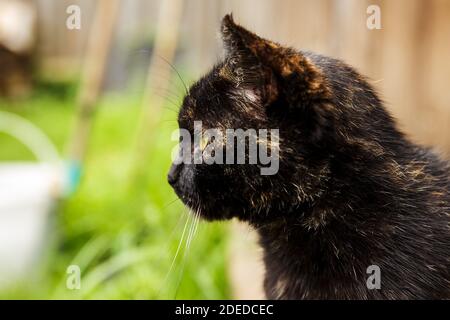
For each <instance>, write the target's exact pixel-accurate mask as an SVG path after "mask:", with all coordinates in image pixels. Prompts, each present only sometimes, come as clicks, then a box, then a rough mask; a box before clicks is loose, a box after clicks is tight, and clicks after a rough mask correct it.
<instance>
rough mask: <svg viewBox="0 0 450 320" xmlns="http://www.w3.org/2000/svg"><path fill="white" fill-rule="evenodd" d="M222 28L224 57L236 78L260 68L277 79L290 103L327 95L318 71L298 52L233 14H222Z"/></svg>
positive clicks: (316, 98) (256, 74)
mask: <svg viewBox="0 0 450 320" xmlns="http://www.w3.org/2000/svg"><path fill="white" fill-rule="evenodd" d="M221 32H222V38H223V43H224V47H225V53H226V60H227V61H229V64H230V65H231V69H232V71H233V72H234V74H235V75H236V74H237V75H236V78H237V79H239V73H241V74H242V75H243V77H242V78H245V75H246V74H247V75H249V76H250V77H252V75H253V76H256V77H258V76H260V75H258V73H257V72H256V71H257V70H261V69H263V70H265V73H264V75H266V76H270V77H273V79H272V81H273V80H275V79H276V81H277V86H276V87H278V88H281V89H282V90H283V91H284V95H285V98H287V100H291V101H292V102H293V103H296V102H299V101H303V102H305V100H323V99H326V98H328V97H329V96H330V94H329V90H328V87H327V85H326V83H325V78H324V77H323V75H322V73H321V71H320V70H319V69H317V68H316V67H315V66H314V64H313V63H312V62H311V61H310V60H309V59H308V58H307V57H305V56H303V55H302V54H301V53H299V52H296V51H294V50H292V49H290V48H286V47H283V46H280V45H279V44H277V43H275V42H272V41H270V40H266V39H263V38H261V37H259V36H257V35H256V34H254V33H253V32H251V31H248V30H247V29H245V28H243V27H242V26H240V25H238V24H236V23H235V22H234V20H233V17H232V15H226V16H225V17H224V18H223V20H222V28H221ZM266 69H268V70H266ZM236 70H237V71H236ZM272 87H274V86H273V85H272ZM274 92H275V91H274ZM278 93H279V92H278V91H277V94H278ZM272 98H273V97H272Z"/></svg>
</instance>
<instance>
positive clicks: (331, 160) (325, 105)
mask: <svg viewBox="0 0 450 320" xmlns="http://www.w3.org/2000/svg"><path fill="white" fill-rule="evenodd" d="M222 35H223V42H224V45H225V49H226V57H225V59H224V61H223V62H221V63H219V64H218V65H216V66H215V67H214V68H213V69H212V71H211V72H210V73H208V74H207V75H206V76H204V77H203V78H202V79H200V80H199V81H198V82H197V83H196V84H194V85H193V86H192V87H191V88H190V90H189V94H188V95H187V96H186V97H185V99H184V102H183V105H182V107H181V110H180V113H179V126H180V128H184V129H187V130H189V131H190V132H192V131H193V122H194V121H195V120H201V121H202V124H203V126H204V127H212V128H242V129H244V130H245V129H248V128H255V129H260V128H278V129H279V138H280V140H279V170H278V172H277V174H274V175H261V174H260V171H259V167H260V165H258V164H256V165H251V164H241V165H227V164H213V165H208V164H205V163H202V164H179V165H176V164H174V165H173V166H172V168H171V170H170V172H169V177H168V178H169V182H170V184H171V185H172V186H173V188H174V189H175V191H176V193H177V194H178V196H179V197H180V198H181V199H182V201H183V202H184V203H185V204H186V205H187V206H189V207H190V208H192V209H194V210H196V211H198V212H199V213H200V215H201V216H202V217H203V218H205V219H207V220H216V219H229V218H233V217H237V218H238V219H240V220H242V221H246V222H248V223H250V224H251V225H252V226H253V227H254V228H255V229H256V230H257V231H258V233H259V235H260V243H261V246H262V247H263V249H264V262H265V266H266V279H265V291H266V294H267V297H268V298H277V299H448V298H450V195H449V189H450V178H449V177H450V169H449V165H448V164H447V163H446V162H444V161H442V160H440V159H439V158H438V157H437V156H436V155H435V154H433V153H432V152H431V151H429V150H427V149H424V148H422V147H419V146H417V145H415V144H413V143H412V142H410V141H409V140H408V139H407V138H405V136H404V135H403V134H402V133H401V132H399V131H398V130H397V128H396V126H395V123H394V121H393V119H392V118H391V116H390V115H389V114H388V112H387V111H386V109H385V108H384V107H383V104H382V102H381V101H380V99H379V98H378V97H377V94H376V93H375V92H374V89H373V88H372V87H371V86H370V85H369V84H368V83H367V81H366V80H365V79H364V77H362V76H361V75H360V74H358V73H357V72H356V71H355V70H354V69H353V68H351V67H350V66H348V65H346V64H344V63H343V62H341V61H339V60H335V59H332V58H328V57H324V56H320V55H317V54H313V53H309V52H301V51H296V50H293V49H290V48H285V47H282V46H280V45H278V44H276V43H274V42H272V41H268V40H265V39H262V38H260V37H258V36H257V35H255V34H253V33H251V32H250V31H247V30H246V29H244V28H243V27H241V26H239V25H237V24H235V23H234V21H233V19H232V17H231V16H230V15H227V16H225V17H224V19H223V22H222ZM192 133H193V132H192ZM181 145H183V144H181ZM182 148H183V147H182ZM184 151H187V152H191V151H192V149H188V150H184ZM370 266H375V268H379V270H380V271H381V282H380V283H379V285H380V286H379V287H377V286H375V287H371V286H368V284H367V282H368V281H367V280H368V278H369V277H370V276H371V274H368V270H369V271H370V270H371V269H370V268H369V267H370ZM368 268H369V269H368ZM371 268H372V267H371ZM369 282H370V279H369Z"/></svg>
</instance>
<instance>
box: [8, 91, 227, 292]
mask: <svg viewBox="0 0 450 320" xmlns="http://www.w3.org/2000/svg"><path fill="white" fill-rule="evenodd" d="M55 92H56V93H58V94H56V93H55ZM61 92H63V93H64V92H65V93H64V94H61ZM74 92H75V90H74V89H70V88H69V90H66V91H62V90H55V89H54V87H50V88H49V87H48V86H42V87H40V88H39V91H38V93H36V94H35V95H34V96H33V97H31V98H30V99H27V100H22V101H19V102H15V103H12V102H6V101H1V102H0V109H2V110H7V111H10V112H14V113H17V114H19V115H22V116H23V117H25V118H27V119H29V120H31V121H32V122H33V123H34V124H36V125H37V126H38V127H40V128H41V129H42V130H43V131H44V132H45V133H46V134H47V135H48V136H49V137H50V139H51V140H52V141H53V142H54V143H55V145H56V146H57V147H58V149H59V150H60V151H61V152H62V153H63V154H65V150H66V147H67V143H68V141H69V137H70V133H71V128H72V124H73V121H74V116H75V112H74V104H75V103H74V101H75V99H74V97H75V94H74ZM138 106H139V99H138V97H136V96H133V95H124V96H106V97H104V98H103V99H102V101H101V102H100V105H99V109H98V112H97V114H96V115H95V121H94V125H93V131H92V136H91V139H90V141H89V152H88V156H87V159H86V163H85V166H84V171H83V178H82V181H81V184H80V186H79V188H78V190H77V191H76V192H75V193H74V194H72V195H71V196H70V197H68V198H66V199H63V200H61V202H60V203H59V204H58V206H57V208H56V210H55V212H54V213H53V214H52V218H53V219H52V220H53V221H52V223H51V227H50V228H49V237H48V238H49V240H48V241H47V248H46V250H45V252H44V254H43V255H42V259H41V263H40V264H39V265H38V266H36V267H35V268H34V269H33V270H32V271H30V275H29V277H28V278H27V279H24V281H23V282H22V283H20V284H16V285H14V286H13V287H11V288H8V289H3V292H0V298H25V299H28V298H41V299H172V298H175V297H176V298H179V299H226V298H229V297H230V293H229V286H228V279H227V276H226V263H225V261H226V256H225V254H226V244H227V241H226V227H225V226H224V225H221V224H219V223H217V224H209V223H208V224H205V223H200V226H199V228H198V232H197V235H196V237H195V239H194V240H193V243H192V245H191V248H190V250H189V252H187V251H184V250H183V248H184V245H183V246H182V249H181V251H180V254H179V255H178V259H177V260H176V261H175V264H174V267H173V268H172V271H171V272H170V274H168V275H167V273H168V271H169V269H170V266H171V262H172V259H173V257H174V255H175V251H176V249H177V246H178V243H179V240H180V237H181V234H182V231H183V227H184V225H185V221H186V219H187V217H188V214H187V213H186V209H184V207H183V206H182V204H181V203H180V201H174V200H175V199H176V196H175V194H174V193H173V191H172V190H171V188H170V186H168V184H167V183H166V172H167V170H168V168H169V166H170V153H171V150H172V148H173V146H174V143H175V142H172V141H171V140H170V136H171V132H172V130H173V129H175V128H176V122H175V121H174V120H175V118H176V116H175V113H174V112H173V111H170V110H168V109H167V110H166V109H165V111H164V114H163V116H162V121H161V122H160V124H159V125H158V127H157V128H154V129H153V130H155V131H154V132H155V140H154V143H152V145H151V150H150V151H151V153H150V155H149V156H148V157H147V159H148V160H147V161H146V163H145V165H143V166H142V168H143V170H141V171H140V172H138V175H137V178H136V179H131V178H130V177H131V175H130V171H132V170H130V163H131V162H130V159H131V158H132V155H133V143H134V139H135V134H136V125H137V123H138V120H139V116H140V110H139V107H138ZM170 108H171V109H173V106H172V107H170ZM149 130H150V129H149ZM0 146H1V147H0V161H5V160H6V161H14V160H31V159H32V155H31V154H30V152H29V151H28V150H26V148H25V147H23V146H21V145H20V143H18V142H17V141H15V140H14V139H12V138H10V137H8V136H6V135H4V134H0ZM190 221H192V219H191V220H190ZM72 264H75V265H78V266H79V267H80V268H81V272H82V277H81V290H73V291H71V290H68V289H67V287H66V279H67V274H66V269H67V267H68V266H69V265H72Z"/></svg>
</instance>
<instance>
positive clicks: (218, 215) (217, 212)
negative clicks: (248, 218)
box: [184, 201, 234, 222]
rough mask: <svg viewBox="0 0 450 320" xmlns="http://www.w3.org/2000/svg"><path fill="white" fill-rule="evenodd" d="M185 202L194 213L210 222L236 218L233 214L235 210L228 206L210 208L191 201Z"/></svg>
mask: <svg viewBox="0 0 450 320" xmlns="http://www.w3.org/2000/svg"><path fill="white" fill-rule="evenodd" d="M184 204H185V205H186V206H187V207H188V208H189V210H190V211H191V213H192V214H193V215H198V216H199V217H200V218H201V219H203V220H206V221H209V222H212V221H220V220H230V219H232V218H234V215H233V214H232V212H233V211H232V210H230V209H228V208H220V209H215V208H209V207H206V206H203V205H201V204H200V205H199V204H195V203H193V202H190V201H186V202H185V203H184Z"/></svg>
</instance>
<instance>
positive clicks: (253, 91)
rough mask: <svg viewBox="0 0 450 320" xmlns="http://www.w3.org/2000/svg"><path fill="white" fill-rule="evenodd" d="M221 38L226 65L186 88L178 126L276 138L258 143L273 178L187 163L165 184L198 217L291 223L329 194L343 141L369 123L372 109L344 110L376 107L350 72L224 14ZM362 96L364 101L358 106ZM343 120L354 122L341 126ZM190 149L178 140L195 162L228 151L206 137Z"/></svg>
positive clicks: (246, 167)
mask: <svg viewBox="0 0 450 320" xmlns="http://www.w3.org/2000/svg"><path fill="white" fill-rule="evenodd" d="M221 33H222V38H223V43H224V47H225V58H224V60H223V61H222V62H221V63H219V64H217V65H216V66H215V67H214V68H213V69H212V70H211V71H210V72H209V73H208V74H206V75H205V76H204V77H203V78H201V79H200V80H199V81H198V82H197V83H195V84H194V85H193V86H192V87H191V88H190V90H189V93H188V95H187V96H186V97H185V99H184V101H183V104H182V107H181V109H180V112H179V118H178V122H179V127H180V129H185V131H186V132H189V133H190V134H191V136H192V137H194V133H198V132H195V131H196V130H200V131H202V130H206V129H211V128H217V129H219V130H221V132H225V131H226V130H228V129H242V131H247V130H252V129H253V130H255V132H256V133H259V130H260V129H266V130H267V131H268V132H275V131H271V130H273V129H275V130H279V131H278V134H277V135H276V136H275V134H272V135H268V136H269V137H268V138H267V139H262V138H261V137H257V138H256V141H257V145H258V146H261V145H265V146H266V147H267V146H269V149H270V150H271V153H270V155H277V158H276V159H275V157H274V158H273V159H272V160H274V161H278V163H277V164H276V165H277V166H276V170H275V171H272V172H271V173H270V174H263V173H262V168H264V167H267V166H268V164H267V162H266V163H265V164H262V163H261V161H260V160H261V159H260V158H259V157H258V161H257V163H256V164H255V163H253V164H250V163H249V161H246V162H245V163H244V164H230V163H225V164H217V163H214V164H207V163H205V162H203V163H193V162H194V161H193V159H192V161H191V162H190V163H182V164H179V161H177V164H174V165H172V168H171V169H170V172H169V183H170V184H171V185H172V186H173V188H174V189H175V191H176V193H177V195H178V196H179V197H180V199H181V200H182V201H183V202H184V203H185V204H186V205H187V206H188V207H190V208H192V209H193V210H195V211H197V212H198V213H199V214H200V215H201V216H202V217H203V218H206V219H209V220H212V219H227V218H231V217H238V218H240V219H242V220H247V221H251V222H252V221H253V222H258V221H263V220H264V219H269V220H271V219H276V218H278V217H279V215H280V212H283V213H284V214H289V213H290V212H291V211H294V209H295V208H298V207H299V206H303V205H305V204H307V203H312V202H314V201H315V200H316V199H318V198H320V197H321V196H322V195H323V194H324V192H326V190H327V188H328V184H329V183H330V182H329V180H330V170H332V168H331V166H332V159H333V158H334V157H335V156H336V154H337V153H339V150H338V149H339V148H340V147H341V146H342V144H343V142H342V141H341V140H342V139H344V140H345V139H347V138H349V137H350V136H352V137H353V136H354V137H355V139H357V138H356V137H357V136H358V132H359V131H358V130H359V128H360V127H363V126H364V122H369V119H370V117H369V116H368V114H369V110H368V109H369V107H367V108H366V107H365V108H362V109H361V110H358V109H357V108H354V110H350V108H349V107H347V105H349V104H350V105H351V104H352V103H359V102H361V101H359V102H358V101H357V100H358V99H360V100H361V99H363V100H364V99H365V100H367V105H368V106H369V105H370V104H371V103H372V104H373V105H378V104H379V101H378V99H377V98H376V96H375V95H374V94H372V92H371V90H370V88H369V87H368V86H367V84H366V83H365V82H364V81H363V80H362V79H361V78H360V77H359V76H358V74H357V73H356V72H354V71H353V70H352V69H351V68H349V67H347V66H346V65H345V64H343V63H341V62H339V61H337V60H332V59H327V58H324V57H321V56H317V55H313V54H310V53H301V52H298V51H295V50H293V49H290V48H286V47H283V46H280V45H279V44H277V43H274V42H272V41H269V40H265V39H262V38H260V37H258V36H257V35H255V34H254V33H252V32H250V31H248V30H246V29H244V28H243V27H241V26H239V25H237V24H236V23H235V22H234V21H233V19H232V17H231V16H230V15H227V16H225V17H224V19H223V22H222V28H221ZM364 90H366V91H368V93H367V94H366V95H365V96H364V97H359V96H360V94H359V93H358V92H360V91H364ZM363 109H364V110H363ZM365 109H367V110H365ZM352 113H353V115H352ZM375 117H377V116H375ZM366 118H367V119H366ZM349 119H351V121H353V123H344V124H343V125H342V123H341V122H342V121H347V120H349ZM388 120H389V119H388V117H387V118H386V121H388ZM200 121H201V127H199V126H198V124H199V123H200ZM195 123H197V126H196V125H195ZM352 126H355V128H353V129H352V128H351V127H352ZM363 131H364V130H363ZM182 140H186V139H185V138H182ZM194 140H195V138H192V139H191V140H190V141H188V142H191V143H186V141H182V142H181V143H180V152H181V153H183V154H194V153H196V152H200V154H201V153H202V151H204V150H205V149H206V148H208V146H212V149H213V150H215V152H219V151H225V152H228V151H229V150H228V149H227V148H228V147H229V145H227V144H226V143H221V142H219V143H217V141H215V142H216V143H214V141H213V140H212V139H208V137H206V138H205V137H203V138H200V140H199V141H197V144H195V143H193V142H194ZM224 140H226V139H224ZM224 140H223V141H222V142H224ZM347 142H348V141H346V142H345V143H347ZM355 143H356V144H358V142H357V141H356V140H355ZM365 143H366V142H363V143H362V145H364V144H365ZM236 145H237V144H236ZM236 145H235V146H232V148H234V150H235V151H236ZM246 146H247V148H246V156H245V159H246V160H249V152H250V151H249V149H250V148H249V147H248V145H246ZM366 146H367V144H366ZM210 151H211V150H210ZM213 154H214V152H213ZM193 158H195V156H194V157H193ZM235 160H236V159H235ZM270 165H273V163H271V164H270Z"/></svg>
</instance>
